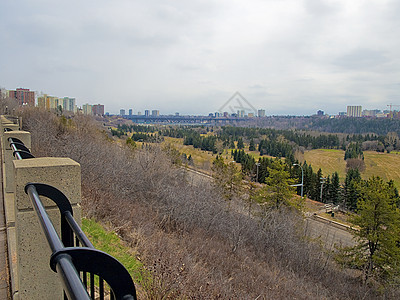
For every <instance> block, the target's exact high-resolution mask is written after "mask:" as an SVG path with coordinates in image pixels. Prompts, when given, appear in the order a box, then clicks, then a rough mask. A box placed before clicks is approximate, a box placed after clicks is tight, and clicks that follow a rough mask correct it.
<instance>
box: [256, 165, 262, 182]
mask: <svg viewBox="0 0 400 300" xmlns="http://www.w3.org/2000/svg"><path fill="white" fill-rule="evenodd" d="M260 165H261V164H260V163H256V166H257V177H256V182H258V167H259V166H260Z"/></svg>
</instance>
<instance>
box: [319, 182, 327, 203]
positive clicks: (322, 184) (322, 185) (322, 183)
mask: <svg viewBox="0 0 400 300" xmlns="http://www.w3.org/2000/svg"><path fill="white" fill-rule="evenodd" d="M320 179H321V182H320V183H321V202H322V191H323V189H324V183H325V180H326V178H325V177H321V178H320Z"/></svg>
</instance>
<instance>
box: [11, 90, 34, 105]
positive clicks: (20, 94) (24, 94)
mask: <svg viewBox="0 0 400 300" xmlns="http://www.w3.org/2000/svg"><path fill="white" fill-rule="evenodd" d="M8 96H9V97H10V98H14V99H16V100H17V102H18V105H19V106H23V105H28V106H35V92H34V91H30V90H29V89H23V88H17V89H16V90H15V91H13V90H11V91H8Z"/></svg>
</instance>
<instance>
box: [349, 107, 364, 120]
mask: <svg viewBox="0 0 400 300" xmlns="http://www.w3.org/2000/svg"><path fill="white" fill-rule="evenodd" d="M361 113H362V107H361V105H355V106H347V116H348V117H355V118H360V117H361Z"/></svg>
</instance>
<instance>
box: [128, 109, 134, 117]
mask: <svg viewBox="0 0 400 300" xmlns="http://www.w3.org/2000/svg"><path fill="white" fill-rule="evenodd" d="M132 113H133V109H132V108H130V109H129V112H128V114H129V116H132Z"/></svg>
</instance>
